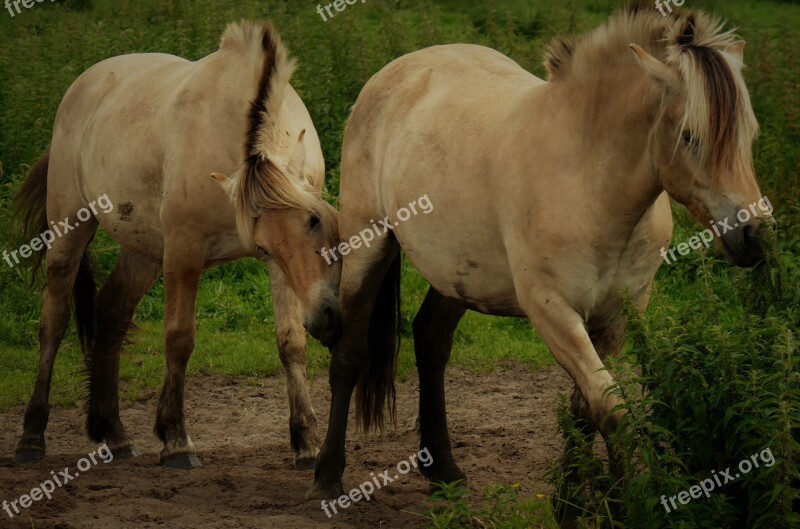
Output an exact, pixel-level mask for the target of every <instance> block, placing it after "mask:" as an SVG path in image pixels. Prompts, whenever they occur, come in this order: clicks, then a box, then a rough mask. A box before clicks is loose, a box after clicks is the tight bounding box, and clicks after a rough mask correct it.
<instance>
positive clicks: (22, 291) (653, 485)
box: [0, 0, 800, 529]
mask: <svg viewBox="0 0 800 529" xmlns="http://www.w3.org/2000/svg"><path fill="white" fill-rule="evenodd" d="M620 4H621V2H617V1H613V0H566V1H564V2H551V1H548V0H480V1H475V2H463V1H460V0H440V1H433V0H391V1H382V0H381V1H379V0H374V1H372V0H370V1H368V2H367V3H366V4H364V5H359V6H358V9H356V8H355V7H354V8H351V9H348V10H347V11H345V12H344V13H342V14H340V15H337V17H336V18H335V19H333V20H331V21H329V22H322V20H321V18H320V17H319V15H318V14H317V13H316V11H315V8H316V3H307V2H298V1H295V0H286V1H274V0H273V1H266V0H263V1H259V2H240V1H238V0H196V1H190V0H93V1H92V0H82V1H81V0H66V1H63V2H59V3H57V4H52V5H51V4H50V3H49V2H48V3H43V4H38V3H37V4H35V6H34V7H33V8H31V9H29V10H25V11H23V12H22V13H21V14H19V15H17V16H16V17H14V18H13V19H12V18H11V17H10V16H9V15H8V13H7V12H5V11H4V12H0V94H2V96H0V234H2V236H1V237H0V249H3V248H5V249H11V248H16V247H18V246H19V245H20V244H21V243H22V241H21V240H19V229H18V228H17V227H15V226H14V225H13V223H12V219H11V218H10V212H9V209H8V208H9V204H10V201H11V198H12V197H13V195H14V193H15V192H16V190H17V189H18V187H19V184H20V182H21V181H22V180H23V178H24V177H25V175H26V172H27V170H28V168H29V166H30V164H32V163H33V162H34V161H35V160H36V159H37V157H38V156H39V154H40V153H41V152H42V151H43V150H44V148H45V147H46V146H47V144H48V142H49V136H50V131H51V126H52V123H53V119H54V116H55V111H56V109H57V107H58V103H59V101H60V99H61V97H62V95H63V94H64V92H65V91H66V89H67V88H68V87H69V85H70V84H71V83H72V81H73V80H74V79H75V78H76V77H77V76H78V75H79V74H80V73H81V72H82V71H84V70H85V69H86V68H88V67H89V66H91V65H93V64H95V63H96V62H98V61H100V60H103V59H105V58H107V57H111V56H114V55H119V54H124V53H131V52H165V53H173V54H177V55H181V56H184V57H187V58H190V59H197V58H200V57H203V56H205V55H207V54H208V53H210V52H212V51H214V50H215V49H216V46H217V41H218V39H219V36H220V35H221V33H222V30H223V29H224V27H225V25H226V24H227V23H228V22H230V21H234V20H238V19H240V18H271V19H273V20H274V22H275V23H276V25H277V27H278V28H279V30H280V32H281V34H282V36H283V38H284V40H285V41H286V42H287V44H288V45H289V47H290V49H291V51H292V53H293V54H294V55H295V56H297V57H298V58H299V60H300V68H299V70H298V72H297V74H296V76H295V79H294V81H293V84H294V86H295V87H296V88H297V90H298V91H299V93H300V94H301V96H302V97H303V99H304V101H305V102H306V105H307V106H308V108H309V111H310V112H311V115H312V117H313V119H314V121H315V124H316V127H317V129H318V132H319V134H320V137H321V139H322V142H323V151H324V154H325V158H326V162H327V165H328V177H329V178H328V197H329V198H330V200H331V202H332V203H335V199H336V196H337V195H338V175H339V173H338V169H339V150H340V145H341V137H342V130H343V126H344V123H345V120H346V118H347V115H348V111H349V108H350V107H351V105H352V104H353V103H354V102H355V100H356V97H357V96H358V93H359V91H360V89H361V87H362V86H363V85H364V83H365V82H366V81H367V79H369V77H370V76H371V75H372V74H374V73H375V72H376V71H378V69H380V67H382V66H383V65H385V64H386V63H388V62H389V61H391V60H392V59H394V58H395V57H398V56H400V55H402V54H405V53H407V52H410V51H413V50H416V49H419V48H421V47H425V46H429V45H433V44H442V43H449V42H473V43H480V44H485V45H487V46H490V47H493V48H496V49H498V50H500V51H502V52H504V53H505V54H507V55H509V56H510V57H512V58H513V59H515V60H516V61H518V62H519V63H520V64H521V65H522V66H523V67H525V68H526V69H528V70H529V71H532V72H533V73H535V74H537V75H540V76H543V75H544V69H543V67H542V66H541V55H542V51H543V49H544V46H545V44H546V43H547V42H548V41H549V40H550V39H551V38H553V37H555V36H564V35H569V34H574V33H578V32H582V31H586V30H588V29H590V28H592V27H594V26H595V25H597V24H598V23H599V22H601V21H602V20H603V19H605V18H606V17H607V16H608V15H609V14H610V13H611V12H612V11H613V10H614V9H616V8H617V7H619V5H620ZM689 6H690V7H697V8H703V9H706V10H710V11H714V12H717V13H719V14H720V15H721V16H723V17H724V18H725V19H727V20H728V21H729V22H730V24H731V25H732V26H737V27H739V34H740V35H741V36H742V37H743V38H744V39H746V40H747V41H748V46H747V49H746V52H745V60H746V62H747V63H748V64H749V65H750V66H749V68H748V69H747V70H746V72H745V76H746V79H747V83H748V87H749V89H750V94H751V98H752V102H753V106H754V108H755V112H756V115H757V117H758V118H759V121H760V123H761V127H762V133H761V136H760V138H759V140H758V142H757V144H756V147H755V162H756V169H757V174H758V178H759V181H760V183H761V186H762V191H763V193H764V194H765V195H767V196H769V197H770V200H771V202H772V204H773V205H774V206H775V208H776V216H777V219H778V222H779V226H780V227H781V229H780V232H779V236H778V241H777V246H776V252H775V255H774V258H773V260H772V261H773V262H772V264H773V266H772V267H771V268H770V269H763V268H762V269H759V270H753V271H741V270H733V269H731V268H730V267H728V266H727V265H725V264H724V263H722V262H720V261H718V260H715V259H714V258H712V257H711V256H710V255H707V254H706V253H705V252H702V251H698V252H696V253H694V254H692V255H690V256H687V257H684V258H681V259H680V260H678V262H677V263H675V264H673V265H671V266H668V267H663V268H662V270H661V271H660V272H659V275H658V278H657V289H656V293H655V295H654V297H653V301H652V303H651V307H650V309H649V310H648V312H647V313H646V314H645V315H644V316H643V318H642V319H641V320H639V322H638V323H637V325H636V328H635V332H634V333H633V335H632V338H631V345H630V347H629V351H628V355H627V364H623V365H620V367H619V370H620V371H622V372H625V367H624V366H625V365H630V364H633V365H635V366H638V367H639V374H638V375H631V376H630V377H629V380H627V381H625V382H623V384H622V385H621V387H622V389H623V390H626V391H628V392H629V393H628V394H629V395H631V393H630V386H629V384H630V383H632V382H634V381H639V382H642V383H643V384H644V387H645V390H646V391H645V393H644V395H642V396H641V398H640V399H633V400H632V402H631V404H630V406H631V411H632V413H631V416H632V418H633V420H634V423H633V424H634V426H635V428H634V429H632V430H631V431H630V432H629V433H627V434H625V435H627V437H626V436H622V438H621V439H620V440H619V442H620V443H621V445H622V446H626V447H629V449H630V450H631V452H630V453H631V454H632V456H631V458H629V459H628V461H627V462H626V471H627V473H628V476H629V483H630V487H628V488H627V489H625V490H622V488H621V487H619V486H614V483H613V482H612V481H610V478H608V477H607V475H606V474H604V473H603V471H602V469H603V468H604V467H603V462H602V461H601V460H598V459H596V458H595V457H594V456H592V455H589V454H585V457H584V458H582V459H581V460H580V464H579V466H578V468H576V469H575V472H577V473H578V474H579V475H580V476H581V477H582V479H583V487H582V488H581V489H579V490H572V491H567V492H570V494H571V496H570V498H569V501H570V502H573V503H575V505H577V506H579V507H580V508H581V509H585V514H586V516H587V517H588V518H591V519H593V520H595V522H596V523H597V524H598V525H597V526H598V527H601V526H602V527H607V526H610V523H611V522H610V520H614V521H615V524H616V525H615V527H632V528H637V529H639V528H649V527H692V528H694V527H743V526H744V525H742V524H746V525H747V526H748V527H762V526H763V527H767V526H770V527H772V526H775V527H789V526H790V525H781V524H782V523H783V524H790V523H792V521H791V516H790V514H791V511H792V509H794V510H795V511H797V510H798V507H797V503H796V502H797V491H798V484H797V483H798V481H797V480H798V475H797V458H798V447H797V441H798V431H797V419H798V404H797V403H798V395H797V388H798V387H800V384H798V382H800V381H798V378H797V373H798V369H797V360H796V358H795V355H796V353H797V350H796V347H797V334H796V333H797V306H798V298H797V285H798V272H797V270H798V267H800V260H799V259H798V257H797V256H798V255H799V254H800V232H798V231H797V230H794V231H791V230H789V229H788V228H787V227H788V226H798V225H800V223H798V219H800V209H798V206H800V200H799V199H800V197H798V192H797V188H798V185H800V178H798V168H800V90H798V84H797V83H798V81H797V80H798V79H800V57H799V54H800V51H798V50H800V34H799V33H798V32H797V31H796V28H797V27H799V26H800V6H798V5H796V4H792V3H789V2H778V1H767V0H764V1H757V2H753V1H751V0H727V1H725V2H717V1H713V0H712V1H704V0H687V7H689ZM674 210H675V213H676V215H675V216H676V230H675V237H674V240H675V241H676V242H682V241H686V240H687V239H688V238H689V237H690V236H691V235H693V234H695V233H696V232H697V231H698V227H697V225H696V224H694V223H693V222H692V221H691V220H690V219H689V217H688V214H687V213H686V211H685V210H683V208H681V207H678V206H676V207H675V208H674ZM95 253H96V255H97V257H98V259H99V261H100V263H101V265H102V269H103V270H104V271H105V272H106V273H107V272H108V271H109V270H110V268H111V266H112V265H113V263H114V261H115V259H116V255H117V249H116V247H115V244H114V243H113V241H111V239H110V238H108V237H107V236H105V235H103V234H101V235H100V236H99V237H98V238H97V240H96V242H95ZM778 262H780V263H781V266H780V267H779V266H777V263H778ZM778 270H783V272H782V275H781V273H779V272H778ZM28 279H29V270H28V269H27V268H26V267H25V266H19V267H17V268H14V269H11V268H9V267H7V266H6V264H5V263H4V262H2V261H0V291H2V293H3V295H2V298H0V410H3V409H7V408H8V407H10V406H14V405H19V404H22V403H24V402H25V401H26V399H27V398H28V396H29V395H30V391H31V389H32V386H33V380H34V377H35V372H36V366H37V362H38V353H37V346H38V344H37V339H36V338H37V320H38V309H39V304H40V296H39V295H38V292H36V291H34V292H31V291H28V290H26V286H25V285H26V282H27V281H28ZM425 288H426V287H425V282H424V280H422V278H421V277H420V276H419V275H418V274H417V273H416V272H415V271H414V270H413V269H412V268H411V267H410V266H407V267H406V270H405V272H404V278H403V295H404V301H403V308H404V323H403V334H404V337H405V338H406V340H405V345H404V347H403V351H402V354H401V362H400V373H401V377H404V376H406V375H407V374H408V373H409V372H410V371H411V370H412V369H413V365H414V360H413V349H412V344H411V336H410V322H411V320H412V319H413V315H414V313H415V311H416V309H417V307H418V306H419V304H420V303H421V301H422V298H423V296H424V292H425ZM748 293H749V294H748ZM754 294H761V295H760V296H759V295H754ZM197 313H198V342H197V349H196V352H195V354H194V356H193V358H192V362H191V363H190V376H191V374H197V373H198V372H199V373H209V374H222V375H227V376H232V377H240V378H244V379H251V380H252V379H256V378H259V377H263V376H268V375H272V374H275V373H276V372H278V371H279V369H280V363H279V361H278V357H277V352H276V349H275V345H274V342H275V337H274V330H273V321H272V312H271V303H270V294H269V287H268V280H267V277H266V274H265V272H264V270H263V268H262V266H261V265H260V264H259V263H258V262H255V261H240V262H237V263H233V264H230V265H227V266H224V267H221V268H219V269H215V270H211V271H208V272H207V273H206V274H205V275H204V278H203V281H202V288H201V292H200V294H199V298H198V311H197ZM162 318H163V288H162V287H161V285H160V284H159V285H157V286H156V287H155V288H154V289H153V290H152V291H151V292H150V293H149V294H148V296H147V297H146V298H145V300H144V302H143V303H142V305H141V307H140V308H139V311H138V313H137V322H138V324H139V326H140V327H141V330H140V332H139V333H138V334H137V337H136V339H137V341H136V343H134V344H132V345H130V346H128V347H127V349H126V351H125V353H124V355H123V362H122V379H123V387H124V388H125V389H124V391H125V392H126V394H125V395H124V398H126V399H127V400H129V401H130V400H132V399H135V398H137V397H139V396H142V394H149V393H151V392H153V391H155V390H156V388H157V387H158V386H159V385H160V383H161V377H162V373H163V356H162V348H161V329H160V325H161V323H160V322H161V321H162ZM502 360H516V361H522V362H525V363H526V364H527V365H529V366H530V368H531V369H537V368H539V367H541V366H544V365H550V364H552V363H553V362H552V360H551V359H550V356H549V353H548V352H547V351H546V349H545V347H544V346H543V344H542V343H541V341H540V340H539V339H538V338H537V337H536V336H535V333H533V331H532V330H531V329H530V327H529V325H528V324H527V323H525V322H524V321H519V320H512V319H500V318H492V317H487V316H482V315H478V314H470V315H468V317H467V318H465V320H464V322H463V323H462V324H461V326H460V328H459V331H458V333H457V336H456V344H455V349H454V355H453V361H454V362H456V363H459V364H461V365H464V366H467V367H468V368H469V369H474V370H489V369H492V367H493V366H494V365H495V364H496V363H497V362H499V361H502ZM327 362H328V353H327V351H325V350H324V349H323V348H322V347H320V346H319V345H318V344H316V343H312V344H310V347H309V368H310V372H311V374H312V376H313V375H319V374H322V373H323V372H324V371H325V369H326V367H327ZM626 384H628V386H626ZM626 388H627V389H626ZM82 394H83V376H82V359H81V356H80V351H79V349H78V347H77V342H76V339H75V336H74V334H73V333H72V332H71V333H70V334H69V335H68V337H67V340H66V341H65V343H64V345H63V347H62V350H61V353H60V355H59V358H58V360H57V363H56V368H55V378H54V382H53V396H52V402H53V403H54V404H60V405H68V406H70V405H75V404H76V403H77V402H79V401H80V400H81V398H82ZM561 424H562V426H563V428H564V429H565V431H566V432H568V433H569V431H570V430H571V429H572V427H571V422H570V419H569V417H566V416H565V415H563V414H562V421H561ZM630 447H634V448H635V450H634V448H630ZM765 447H770V448H771V449H772V452H773V453H774V455H775V458H776V461H777V463H776V465H774V466H772V467H770V468H769V469H760V470H758V471H754V472H752V473H750V474H749V475H748V476H747V477H746V478H743V479H742V480H741V481H740V482H737V483H734V484H729V485H728V486H727V487H725V488H723V489H720V490H717V491H715V492H713V493H712V497H711V498H710V499H709V500H705V499H697V500H693V502H692V503H691V504H690V505H688V506H682V507H681V509H679V510H678V511H677V512H675V513H672V514H670V515H665V514H664V512H663V508H662V507H661V505H660V504H659V503H658V502H659V499H660V497H661V495H662V494H666V495H668V496H669V495H672V494H677V493H678V492H679V491H681V490H686V489H688V487H689V486H691V485H693V484H695V483H697V482H698V481H699V480H701V479H703V478H704V477H706V476H707V475H708V472H710V471H711V470H713V469H720V468H725V467H726V466H727V465H731V464H736V463H737V462H738V461H740V460H741V459H744V458H746V457H748V456H750V455H751V454H754V453H756V452H757V451H759V450H761V449H763V448H765ZM553 476H554V480H556V481H557V482H558V481H559V480H560V479H561V478H562V477H563V476H559V475H558V472H556V471H554V473H553ZM793 480H794V481H793ZM565 497H566V496H565ZM438 500H439V501H438V503H436V504H435V505H434V511H433V512H432V513H431V522H432V524H433V526H434V527H504V528H510V529H514V528H522V527H531V526H537V527H539V526H543V527H551V526H552V523H551V522H547V521H545V520H547V519H548V517H549V514H548V513H549V511H548V509H549V507H548V505H547V501H543V500H542V499H540V498H530V499H528V498H524V497H522V496H520V495H519V492H518V491H517V490H516V489H514V488H513V487H511V488H509V487H507V486H500V487H497V488H492V489H489V490H487V491H486V493H485V495H484V497H483V502H482V503H481V505H482V507H475V505H476V501H470V500H468V499H466V498H463V497H461V496H459V493H458V492H457V491H456V489H453V488H450V489H445V492H443V493H442V494H441V495H440V496H438ZM792 502H795V503H794V507H793V504H792ZM474 509H477V510H474ZM787 509H788V510H787ZM448 517H449V518H448ZM446 520H449V521H446ZM793 523H798V522H797V521H796V520H795V521H794V522H793ZM703 524H705V525H703Z"/></svg>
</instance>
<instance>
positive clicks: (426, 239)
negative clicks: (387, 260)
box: [395, 219, 525, 316]
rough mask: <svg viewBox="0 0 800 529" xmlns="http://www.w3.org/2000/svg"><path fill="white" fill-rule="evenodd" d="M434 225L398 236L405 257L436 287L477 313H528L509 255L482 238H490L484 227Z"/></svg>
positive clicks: (402, 232) (492, 242)
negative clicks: (519, 296) (515, 280)
mask: <svg viewBox="0 0 800 529" xmlns="http://www.w3.org/2000/svg"><path fill="white" fill-rule="evenodd" d="M431 220H433V219H431ZM434 226H435V227H433V228H432V229H430V228H428V227H422V226H418V227H416V228H415V229H408V230H404V229H399V230H398V232H397V233H395V235H396V236H397V239H398V241H399V242H400V245H401V247H402V248H403V249H404V251H405V254H406V258H407V259H408V260H409V261H411V263H412V264H413V265H414V266H415V267H416V269H417V270H418V271H419V273H420V274H422V276H423V277H424V278H425V279H426V280H427V281H428V283H430V285H431V286H432V287H433V288H434V289H436V290H437V291H438V292H439V293H440V294H442V295H444V296H446V297H448V298H452V299H455V300H458V301H459V302H460V303H461V304H462V305H464V306H465V307H468V308H469V309H471V310H475V311H477V312H482V313H484V314H493V315H497V316H524V315H525V314H524V313H523V311H522V309H521V308H520V307H519V303H518V302H517V295H516V290H515V288H514V281H513V277H512V274H511V271H510V269H509V264H508V259H507V256H506V255H505V251H504V249H503V248H502V246H501V245H499V244H498V242H499V241H498V240H497V239H493V238H492V237H487V238H486V240H482V237H481V235H488V234H481V231H484V230H483V229H482V227H480V226H476V229H475V230H474V231H473V230H469V229H467V230H464V229H463V228H465V227H466V228H469V227H468V226H463V225H462V226H461V228H462V229H461V230H458V229H451V228H453V227H452V226H448V225H447V224H445V225H442V224H438V225H434ZM409 228H412V227H409ZM423 231H424V234H423ZM468 241H471V242H468ZM418 248H419V250H420V251H417V249H418ZM431 248H435V249H436V250H435V251H431Z"/></svg>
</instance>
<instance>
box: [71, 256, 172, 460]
mask: <svg viewBox="0 0 800 529" xmlns="http://www.w3.org/2000/svg"><path fill="white" fill-rule="evenodd" d="M160 273H161V266H160V265H158V264H155V263H153V262H151V261H149V260H147V259H145V258H143V257H140V256H138V255H136V254H133V253H131V252H128V251H125V250H122V253H121V254H120V257H119V260H118V261H117V264H116V266H115V268H114V270H113V271H112V272H111V275H110V276H109V277H108V280H106V282H105V283H104V284H103V287H102V288H101V289H100V292H99V293H98V294H97V298H96V300H95V325H96V337H95V341H94V344H93V347H92V348H91V350H90V351H89V352H88V354H87V356H86V364H87V370H88V374H89V396H88V400H87V402H86V431H87V433H88V434H89V437H90V438H91V439H92V440H93V441H95V442H97V443H100V442H103V441H105V443H106V445H107V446H108V448H109V449H110V450H111V452H112V453H113V454H114V458H115V459H127V458H129V457H135V456H136V455H138V454H137V452H136V450H135V449H134V447H133V443H132V442H131V440H130V439H129V437H128V435H127V433H126V431H125V428H124V426H123V425H122V421H121V420H120V416H119V357H120V350H121V348H122V344H123V342H124V340H125V336H126V335H127V333H128V332H129V330H130V328H131V323H132V321H133V314H134V312H135V311H136V307H137V306H138V305H139V302H140V301H141V299H142V297H143V296H144V295H145V294H146V293H147V291H148V290H150V287H151V286H152V285H153V283H154V282H155V281H156V279H158V276H159V275H160Z"/></svg>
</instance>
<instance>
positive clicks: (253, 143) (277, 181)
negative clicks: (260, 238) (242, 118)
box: [220, 21, 320, 245]
mask: <svg viewBox="0 0 800 529" xmlns="http://www.w3.org/2000/svg"><path fill="white" fill-rule="evenodd" d="M220 48H221V49H226V48H228V49H235V50H237V51H239V52H240V53H242V54H244V55H245V56H246V57H247V58H248V60H252V61H255V62H256V67H257V68H260V72H261V73H260V76H259V79H258V86H257V88H256V96H255V98H253V100H252V101H251V103H250V110H249V112H248V116H247V131H246V134H245V143H244V147H243V151H244V153H243V154H244V163H243V165H242V167H241V168H240V170H239V172H238V173H237V174H236V175H235V176H234V179H235V182H236V185H234V186H232V187H231V188H230V189H231V194H232V197H233V203H234V209H235V211H236V224H237V227H238V228H239V234H240V236H241V238H242V240H243V242H245V244H248V245H251V244H252V241H253V226H254V218H255V217H257V216H258V215H260V214H261V213H262V212H264V211H267V210H275V209H290V208H299V209H303V210H307V211H310V212H317V209H318V205H319V200H320V199H319V197H318V196H317V195H316V194H315V192H314V191H313V190H312V189H311V188H310V187H309V186H307V185H305V184H304V183H302V182H296V181H295V180H294V179H293V178H291V177H290V176H289V175H287V174H286V172H285V171H284V170H283V169H282V168H281V167H280V166H279V165H278V164H277V163H276V162H275V161H274V158H273V156H274V155H275V154H276V152H277V151H278V149H280V148H281V141H280V139H279V138H280V131H281V130H283V126H282V116H281V107H282V105H283V101H284V98H285V96H286V93H287V91H288V88H289V81H290V80H291V77H292V74H293V73H294V70H295V67H296V62H295V61H294V60H293V59H290V58H289V52H288V50H287V49H286V47H285V46H284V44H283V42H282V41H281V38H280V36H279V35H278V33H277V32H276V31H275V29H274V28H273V26H272V25H271V24H269V23H254V22H247V21H243V22H240V23H235V24H230V25H229V26H228V28H227V29H226V30H225V33H224V35H223V37H222V40H221V43H220Z"/></svg>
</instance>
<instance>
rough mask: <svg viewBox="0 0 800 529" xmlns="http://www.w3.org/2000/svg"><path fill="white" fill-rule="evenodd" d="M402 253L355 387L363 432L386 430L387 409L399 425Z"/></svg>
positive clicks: (378, 306) (381, 296)
mask: <svg viewBox="0 0 800 529" xmlns="http://www.w3.org/2000/svg"><path fill="white" fill-rule="evenodd" d="M401 269H402V262H401V257H400V252H398V254H397V257H395V258H394V261H392V264H391V265H390V267H389V271H388V272H387V273H386V276H384V278H383V282H382V283H381V286H380V289H379V290H378V297H377V299H376V301H375V307H374V308H373V309H372V317H371V318H370V322H369V332H368V335H367V362H366V365H365V366H364V367H363V368H362V369H361V374H360V376H359V380H358V384H357V386H356V402H357V405H356V422H357V423H358V424H359V425H361V427H362V428H363V429H364V431H369V430H370V429H372V428H375V429H383V423H384V408H388V410H389V416H390V418H391V420H392V423H393V424H396V423H397V409H396V405H395V403H396V400H397V393H396V391H395V386H394V377H395V372H396V370H397V356H398V354H399V353H400V321H401V320H400V317H401V315H400V272H401Z"/></svg>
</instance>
